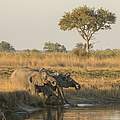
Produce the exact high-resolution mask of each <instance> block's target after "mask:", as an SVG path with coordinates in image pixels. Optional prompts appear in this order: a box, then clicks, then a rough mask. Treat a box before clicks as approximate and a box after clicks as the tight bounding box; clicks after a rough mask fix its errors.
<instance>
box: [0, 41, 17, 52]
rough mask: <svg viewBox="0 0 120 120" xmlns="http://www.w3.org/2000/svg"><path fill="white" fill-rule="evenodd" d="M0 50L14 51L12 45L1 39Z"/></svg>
mask: <svg viewBox="0 0 120 120" xmlns="http://www.w3.org/2000/svg"><path fill="white" fill-rule="evenodd" d="M0 51H2V52H3V51H5V52H10V51H15V49H14V48H13V46H11V45H10V43H8V42H6V41H1V42H0Z"/></svg>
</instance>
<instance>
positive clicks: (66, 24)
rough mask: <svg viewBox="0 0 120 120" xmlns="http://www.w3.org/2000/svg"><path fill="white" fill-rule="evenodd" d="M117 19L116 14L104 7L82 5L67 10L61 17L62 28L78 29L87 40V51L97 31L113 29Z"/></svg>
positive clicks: (60, 24)
mask: <svg viewBox="0 0 120 120" xmlns="http://www.w3.org/2000/svg"><path fill="white" fill-rule="evenodd" d="M115 20H116V17H115V14H114V13H112V12H109V10H105V9H103V8H100V9H94V8H89V7H87V6H82V7H78V8H75V9H73V10H72V11H71V12H66V13H65V15H64V16H63V17H62V18H61V19H60V21H59V24H58V25H59V26H60V29H61V30H64V31H66V30H72V29H76V30H77V31H78V33H79V34H80V35H81V36H82V38H83V39H84V40H85V42H86V52H87V53H89V50H90V44H91V43H90V42H91V39H92V37H93V36H94V35H95V33H96V32H98V31H100V30H109V29H111V24H114V23H115Z"/></svg>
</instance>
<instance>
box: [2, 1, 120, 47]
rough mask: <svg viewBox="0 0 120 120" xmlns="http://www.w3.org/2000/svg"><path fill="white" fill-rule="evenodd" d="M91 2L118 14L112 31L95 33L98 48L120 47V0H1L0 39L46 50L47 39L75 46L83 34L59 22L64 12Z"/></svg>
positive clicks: (16, 44) (93, 5)
mask: <svg viewBox="0 0 120 120" xmlns="http://www.w3.org/2000/svg"><path fill="white" fill-rule="evenodd" d="M82 5H88V6H90V7H95V8H99V7H103V8H107V9H109V10H110V11H111V12H114V13H116V16H117V21H116V24H115V25H112V30H110V31H105V32H99V33H98V34H96V35H95V38H94V41H95V49H106V48H120V39H119V36H120V0H0V41H2V40H5V41H7V42H9V43H11V44H12V45H13V46H14V47H15V48H16V49H34V48H35V49H42V48H43V45H44V43H45V42H47V41H51V42H59V43H61V44H64V45H65V46H66V47H67V49H72V48H74V46H75V45H76V43H78V42H82V38H81V36H79V34H78V33H77V32H76V31H68V32H64V31H61V30H60V29H59V26H58V21H59V19H60V18H61V17H62V16H63V15H64V12H66V11H70V10H72V9H74V8H75V7H79V6H82Z"/></svg>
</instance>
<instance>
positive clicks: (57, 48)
mask: <svg viewBox="0 0 120 120" xmlns="http://www.w3.org/2000/svg"><path fill="white" fill-rule="evenodd" d="M43 50H44V51H45V52H66V48H65V46H64V45H61V44H59V43H52V42H45V44H44V48H43Z"/></svg>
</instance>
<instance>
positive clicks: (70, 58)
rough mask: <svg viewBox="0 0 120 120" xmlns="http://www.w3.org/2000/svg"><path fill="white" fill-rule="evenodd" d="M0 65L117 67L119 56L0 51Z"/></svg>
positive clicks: (118, 66) (82, 67) (119, 65)
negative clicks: (80, 55)
mask: <svg viewBox="0 0 120 120" xmlns="http://www.w3.org/2000/svg"><path fill="white" fill-rule="evenodd" d="M0 66H14V67H16V66H30V67H39V66H44V67H79V68H81V69H116V68H117V69H119V68H120V57H119V56H118V57H110V58H109V57H107V58H101V59H100V58H97V57H90V58H89V59H88V58H85V57H78V56H76V55H74V54H72V53H46V54H45V53H34V52H24V53H0Z"/></svg>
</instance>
